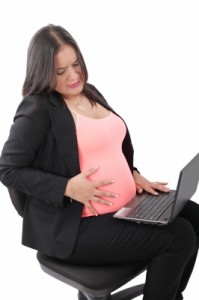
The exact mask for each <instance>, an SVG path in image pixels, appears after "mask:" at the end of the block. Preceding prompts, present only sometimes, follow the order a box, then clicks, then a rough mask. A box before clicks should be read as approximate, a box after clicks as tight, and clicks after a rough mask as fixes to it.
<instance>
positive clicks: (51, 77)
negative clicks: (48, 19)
mask: <svg viewBox="0 0 199 300" xmlns="http://www.w3.org/2000/svg"><path fill="white" fill-rule="evenodd" d="M63 44H67V45H70V46H72V47H73V49H74V50H75V52H76V55H77V57H78V60H79V63H80V66H81V71H82V76H83V80H84V82H85V84H84V88H83V93H84V94H85V95H86V96H87V97H88V98H89V100H91V101H92V102H93V101H95V99H96V98H101V96H100V95H99V94H98V93H96V91H95V89H94V90H93V88H92V87H91V86H90V85H89V84H88V83H87V80H88V71H87V68H86V64H85V61H84V58H83V55H82V53H81V51H80V48H79V46H78V44H77V43H76V41H75V40H74V38H73V37H72V36H71V34H70V33H69V32H68V31H67V30H65V29H64V28H63V27H61V26H56V25H53V24H49V25H47V26H45V27H42V28H41V29H39V30H38V31H37V32H36V33H35V34H34V36H33V37H32V39H31V41H30V45H29V47H28V53H27V65H26V76H25V80H24V84H23V88H22V95H23V96H28V95H31V94H44V95H47V94H49V93H51V92H53V91H54V87H55V86H56V73H55V66H54V57H55V55H56V53H57V52H58V50H59V48H60V46H61V45H63Z"/></svg>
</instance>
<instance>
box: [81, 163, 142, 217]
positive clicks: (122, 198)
mask: <svg viewBox="0 0 199 300" xmlns="http://www.w3.org/2000/svg"><path fill="white" fill-rule="evenodd" d="M94 165H96V163H95V164H93V166H94ZM97 165H98V166H99V168H98V170H97V172H96V173H94V174H93V175H92V176H90V179H91V180H93V181H95V180H104V179H110V180H114V182H113V183H112V184H109V185H105V186H102V187H100V188H99V189H101V190H104V191H110V192H112V193H114V194H117V195H118V196H117V197H116V198H110V197H103V199H105V200H109V201H111V202H112V206H107V205H104V204H100V203H97V202H94V201H91V204H92V206H93V207H94V208H95V209H96V211H97V212H98V214H105V213H111V212H115V211H117V210H118V209H119V208H121V207H122V206H123V205H125V204H126V203H127V202H128V201H129V200H130V199H132V198H133V197H134V196H135V194H136V187H135V182H134V179H133V176H132V173H131V171H130V169H129V166H128V164H127V162H126V160H125V159H122V161H121V160H120V161H119V160H117V162H113V161H112V160H109V161H108V160H106V161H105V162H104V161H103V163H99V164H97ZM91 166H92V164H90V165H89V167H91ZM84 167H86V168H83V169H84V170H86V169H88V168H89V167H88V166H84ZM92 215H93V213H91V212H90V210H89V209H88V208H87V207H84V210H83V214H82V216H83V217H86V216H92Z"/></svg>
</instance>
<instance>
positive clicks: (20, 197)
mask: <svg viewBox="0 0 199 300" xmlns="http://www.w3.org/2000/svg"><path fill="white" fill-rule="evenodd" d="M8 192H9V195H10V198H11V200H12V203H13V205H14V207H15V209H16V210H17V212H18V214H19V215H20V216H21V217H23V210H24V206H25V195H24V194H22V193H21V192H19V191H17V190H15V189H10V188H9V189H8ZM37 259H38V261H39V263H40V266H41V269H42V270H43V271H44V272H45V273H47V274H48V275H50V276H52V277H54V278H56V279H58V280H60V281H62V282H64V283H66V284H67V285H70V286H71V287H73V288H76V289H77V290H78V291H79V294H78V299H79V300H131V299H134V298H135V297H137V296H139V295H142V294H143V288H144V284H140V285H136V286H133V287H130V288H125V289H123V290H121V291H119V292H115V293H114V291H115V290H117V289H119V288H121V287H122V286H123V285H125V284H126V283H128V282H129V281H130V280H132V279H134V278H135V277H137V276H138V275H139V274H141V273H142V272H144V271H145V270H146V268H147V262H142V263H133V264H122V265H109V266H107V265H106V266H98V265H97V262H96V266H88V265H76V264H70V263H67V262H65V261H62V260H60V259H57V258H53V257H49V256H47V255H45V254H43V253H41V252H37ZM112 292H113V293H112Z"/></svg>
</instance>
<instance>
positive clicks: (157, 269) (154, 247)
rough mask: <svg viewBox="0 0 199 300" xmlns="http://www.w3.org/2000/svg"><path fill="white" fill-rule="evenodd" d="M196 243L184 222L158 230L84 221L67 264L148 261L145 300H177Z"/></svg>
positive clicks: (106, 220) (93, 219) (97, 219)
mask: <svg viewBox="0 0 199 300" xmlns="http://www.w3.org/2000/svg"><path fill="white" fill-rule="evenodd" d="M195 243H196V241H195V233H194V230H193V228H192V226H191V224H190V223H189V222H188V221H187V220H185V219H184V218H181V217H178V218H176V220H175V221H174V222H173V223H171V224H170V225H168V226H162V227H158V226H150V225H140V224H135V223H130V222H126V221H120V220H116V219H114V218H113V217H112V215H111V214H108V215H104V216H98V217H91V218H86V219H84V220H82V225H81V227H80V231H79V235H78V238H77V242H76V247H75V249H74V252H73V254H72V256H71V257H70V258H69V259H67V260H68V261H71V262H73V263H78V264H94V265H95V264H96V262H97V263H98V264H107V265H108V264H121V263H132V262H136V261H143V260H144V261H146V260H148V261H149V265H148V268H147V276H146V284H145V289H144V300H160V299H161V300H174V299H175V296H176V293H177V290H178V287H179V284H180V280H181V277H182V274H183V270H184V268H185V265H186V264H187V262H188V261H189V258H190V257H191V255H192V253H193V251H194V247H195Z"/></svg>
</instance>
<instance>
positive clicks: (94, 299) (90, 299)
mask: <svg viewBox="0 0 199 300" xmlns="http://www.w3.org/2000/svg"><path fill="white" fill-rule="evenodd" d="M108 299H110V297H109V296H105V297H92V296H88V295H87V296H86V295H84V294H83V293H82V292H80V291H79V293H78V300H108Z"/></svg>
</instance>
